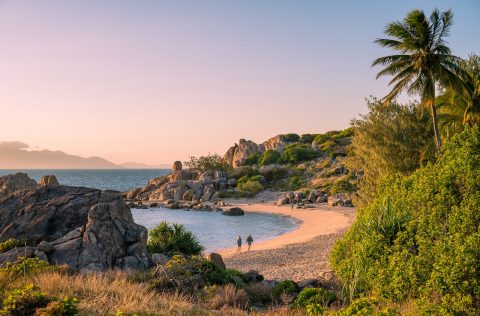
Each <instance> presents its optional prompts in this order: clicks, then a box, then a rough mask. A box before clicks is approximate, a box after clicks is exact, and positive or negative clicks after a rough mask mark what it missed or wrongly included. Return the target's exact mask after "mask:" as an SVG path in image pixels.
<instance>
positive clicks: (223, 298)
mask: <svg viewBox="0 0 480 316" xmlns="http://www.w3.org/2000/svg"><path fill="white" fill-rule="evenodd" d="M207 306H208V307H209V308H213V309H220V308H225V307H226V306H230V307H234V308H240V309H245V308H247V306H248V295H247V293H246V292H245V290H243V289H237V288H236V287H235V286H234V285H232V284H227V285H224V286H221V287H218V288H217V289H216V291H215V294H214V295H213V296H212V297H210V298H209V299H208V301H207Z"/></svg>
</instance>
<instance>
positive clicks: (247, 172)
mask: <svg viewBox="0 0 480 316" xmlns="http://www.w3.org/2000/svg"><path fill="white" fill-rule="evenodd" d="M258 172H259V171H258V169H257V168H254V167H252V166H241V167H238V168H235V169H232V170H230V171H228V177H229V178H236V179H240V178H241V177H244V176H249V177H251V176H255V175H258Z"/></svg>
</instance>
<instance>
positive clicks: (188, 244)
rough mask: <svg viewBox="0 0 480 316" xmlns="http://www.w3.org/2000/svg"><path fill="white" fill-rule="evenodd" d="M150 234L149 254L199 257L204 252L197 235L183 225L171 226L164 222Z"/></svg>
mask: <svg viewBox="0 0 480 316" xmlns="http://www.w3.org/2000/svg"><path fill="white" fill-rule="evenodd" d="M148 234H149V237H150V238H149V239H148V243H147V249H148V252H149V253H164V254H168V255H173V254H184V255H199V254H201V253H202V251H203V246H202V245H200V243H199V242H198V240H197V238H196V237H195V235H193V233H192V232H190V231H188V230H186V229H185V227H184V226H183V225H181V224H169V223H167V222H166V221H163V222H161V223H160V224H159V225H157V226H156V227H155V228H154V229H152V230H150V232H149V233H148Z"/></svg>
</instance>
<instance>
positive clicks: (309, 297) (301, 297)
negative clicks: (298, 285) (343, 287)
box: [293, 288, 336, 308]
mask: <svg viewBox="0 0 480 316" xmlns="http://www.w3.org/2000/svg"><path fill="white" fill-rule="evenodd" d="M335 299H336V295H335V293H333V292H331V291H329V290H326V289H324V288H304V289H303V290H302V291H300V293H299V294H298V296H297V299H296V300H295V302H294V303H293V307H297V308H306V307H307V306H308V305H312V304H319V305H320V306H329V305H330V304H332V303H333V302H334V301H335Z"/></svg>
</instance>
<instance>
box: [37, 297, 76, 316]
mask: <svg viewBox="0 0 480 316" xmlns="http://www.w3.org/2000/svg"><path fill="white" fill-rule="evenodd" d="M77 304H78V300H77V299H76V298H71V297H66V298H64V299H63V300H60V301H54V302H50V303H49V304H48V305H47V306H46V307H45V308H40V309H37V311H36V313H35V316H74V315H77V314H78V308H77Z"/></svg>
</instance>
